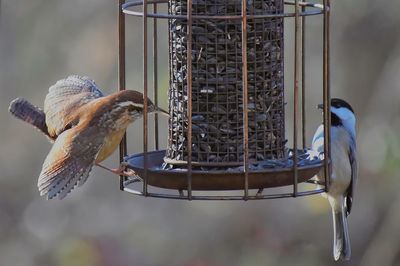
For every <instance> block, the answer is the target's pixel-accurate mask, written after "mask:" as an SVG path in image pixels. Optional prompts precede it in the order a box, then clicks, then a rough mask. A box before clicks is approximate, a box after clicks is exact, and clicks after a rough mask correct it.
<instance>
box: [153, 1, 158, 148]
mask: <svg viewBox="0 0 400 266" xmlns="http://www.w3.org/2000/svg"><path fill="white" fill-rule="evenodd" d="M153 13H154V14H156V13H157V4H156V3H154V4H153ZM157 46H158V40H157V18H154V19H153V79H154V104H155V105H156V106H157V107H158V64H157V63H158V49H157ZM158 134H159V133H158V113H155V114H154V146H155V149H156V150H158V149H159V139H158Z"/></svg>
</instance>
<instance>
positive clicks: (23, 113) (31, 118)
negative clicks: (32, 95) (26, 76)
mask: <svg viewBox="0 0 400 266" xmlns="http://www.w3.org/2000/svg"><path fill="white" fill-rule="evenodd" d="M8 111H9V112H10V113H11V114H12V115H14V116H15V117H16V118H19V119H21V120H22V121H25V122H27V123H29V124H31V125H32V126H34V127H36V128H37V129H39V130H40V131H41V132H43V133H44V134H45V135H46V136H47V137H49V138H50V140H52V141H54V137H51V136H50V135H49V132H48V131H47V125H46V116H45V114H44V112H43V110H42V109H40V108H39V107H37V106H34V105H33V104H31V103H30V102H28V101H27V100H25V99H23V98H17V99H15V100H13V101H12V102H11V103H10V107H9V108H8Z"/></svg>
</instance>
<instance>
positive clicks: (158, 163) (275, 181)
mask: <svg viewBox="0 0 400 266" xmlns="http://www.w3.org/2000/svg"><path fill="white" fill-rule="evenodd" d="M147 154H148V169H147V184H148V185H151V186H154V187H159V188H166V189H177V190H186V189H187V186H188V181H187V169H165V170H164V169H162V165H163V163H164V156H165V150H160V151H153V152H148V153H147ZM125 161H126V162H128V164H129V165H128V167H129V168H131V169H133V170H134V171H135V172H136V173H137V174H138V175H139V176H144V169H143V165H144V154H143V153H140V154H135V155H132V156H128V157H126V158H125ZM322 167H323V161H321V160H319V161H318V162H317V163H313V164H312V165H305V166H298V168H297V169H298V182H299V183H301V182H305V181H307V180H309V179H310V178H312V177H313V176H314V175H315V174H317V173H318V172H319V171H320V170H321V168H322ZM244 178H245V177H244V172H242V171H240V170H239V169H238V170H231V171H229V170H208V171H206V170H193V171H192V190H242V189H243V188H244ZM248 178H249V189H260V188H271V187H280V186H288V185H293V167H286V168H278V169H265V170H251V171H249V173H248Z"/></svg>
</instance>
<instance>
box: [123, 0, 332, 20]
mask: <svg viewBox="0 0 400 266" xmlns="http://www.w3.org/2000/svg"><path fill="white" fill-rule="evenodd" d="M143 2H144V1H141V0H137V1H129V2H127V3H125V4H122V6H121V8H122V12H123V13H124V14H126V15H132V16H136V17H144V14H143V12H140V11H134V10H130V9H129V8H130V7H136V6H143ZM166 3H168V0H149V1H147V4H148V5H149V4H166ZM285 4H286V5H295V2H294V1H285ZM299 5H300V6H301V7H303V8H313V10H303V11H301V12H300V13H299V16H301V17H303V16H315V15H320V14H323V13H324V11H325V9H324V5H323V4H317V3H309V2H299ZM329 9H330V8H329V6H326V12H329ZM295 16H296V13H294V12H291V13H277V14H271V13H265V14H256V15H252V14H248V15H247V18H248V19H260V18H285V17H295ZM146 17H150V18H161V19H181V20H185V19H187V15H172V14H165V13H147V14H146ZM192 19H193V20H196V19H209V20H241V19H242V16H241V15H192Z"/></svg>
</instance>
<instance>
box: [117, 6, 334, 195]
mask: <svg viewBox="0 0 400 266" xmlns="http://www.w3.org/2000/svg"><path fill="white" fill-rule="evenodd" d="M167 2H168V1H166V0H158V1H152V0H142V1H133V2H127V3H125V1H124V0H119V1H118V9H119V11H118V13H119V15H118V47H119V52H118V73H119V83H118V85H119V86H118V87H119V90H124V89H125V80H126V79H125V75H126V74H125V18H124V16H125V15H134V16H138V17H142V18H143V27H142V30H143V47H142V48H143V94H144V99H147V96H148V60H147V55H148V51H147V50H148V49H147V45H148V24H147V19H148V18H153V19H154V22H153V64H154V66H153V67H154V69H153V78H154V84H155V88H154V97H155V103H156V104H157V103H158V93H157V84H158V83H157V78H158V75H157V23H156V19H157V18H164V19H170V18H174V19H187V20H188V22H189V23H188V40H187V42H188V47H191V34H192V30H191V25H192V21H193V19H230V20H232V19H240V20H241V21H242V54H243V57H242V64H243V106H244V108H243V109H244V112H243V120H244V122H243V123H244V136H245V137H244V153H245V156H244V162H243V166H244V195H243V196H193V195H192V189H191V180H192V162H191V161H192V158H191V152H190V151H191V145H190V144H191V142H192V139H191V138H192V115H191V112H192V108H191V104H192V101H191V100H192V88H191V87H192V84H191V83H192V78H191V75H192V73H191V60H192V59H191V56H187V64H188V144H189V145H188V146H189V147H188V151H189V156H188V165H187V167H188V171H187V180H188V189H187V192H188V193H187V196H184V195H183V193H180V194H179V195H172V194H164V193H150V192H148V184H147V178H148V171H147V170H148V158H147V157H148V103H147V100H145V101H144V118H143V153H144V178H143V190H142V191H137V190H134V189H131V188H128V187H125V186H124V181H125V178H123V177H121V178H120V189H121V190H124V191H127V192H130V193H132V194H135V195H142V196H151V197H158V198H170V199H186V200H187V199H188V200H257V199H276V198H287V197H300V196H308V195H313V194H319V193H322V192H326V191H327V190H328V185H329V183H330V173H331V164H330V163H329V161H330V158H331V147H330V145H331V144H330V115H329V111H328V110H330V67H329V64H330V60H329V49H330V47H329V24H330V19H329V15H330V1H329V0H323V4H313V3H306V2H300V1H299V0H295V1H294V2H285V4H288V5H294V8H295V12H294V13H281V14H272V15H271V14H262V15H247V13H246V12H243V10H246V5H247V1H246V0H242V14H241V15H240V16H207V15H202V16H199V15H192V12H191V10H192V0H187V10H188V12H187V15H169V14H162V13H157V4H162V3H167ZM148 4H153V13H149V12H148V9H147V6H148ZM139 5H141V6H142V12H138V11H132V10H130V9H129V8H130V7H133V6H139ZM307 7H308V8H314V9H315V10H311V11H307V10H306V8H307ZM319 14H322V16H323V104H324V108H323V111H324V117H323V124H324V128H325V129H326V130H324V154H325V160H324V166H323V167H324V174H325V184H320V183H317V182H313V181H310V182H309V183H312V184H316V185H319V186H321V185H324V187H323V188H317V189H314V190H309V191H301V192H299V191H298V176H297V175H298V174H297V170H298V169H297V163H296V161H297V157H296V155H297V146H298V143H297V142H298V138H297V137H298V136H297V134H298V133H297V132H298V121H297V120H298V109H299V100H298V97H299V92H298V90H299V83H300V80H301V108H302V111H301V114H302V115H301V118H302V127H301V129H302V146H303V148H304V147H305V146H306V141H305V132H306V131H305V121H306V120H305V118H306V116H305V91H306V83H305V17H306V16H313V15H319ZM268 17H269V18H273V17H274V18H277V17H278V18H286V17H294V19H295V58H294V59H295V63H294V65H295V69H294V86H293V90H294V102H293V104H294V113H293V131H294V134H293V147H294V153H295V156H294V164H293V192H292V193H281V194H271V195H255V196H250V195H249V189H248V166H249V163H248V148H247V145H248V136H246V135H248V129H247V128H248V127H247V126H246V124H247V123H248V110H247V108H246V106H247V71H246V70H247V53H246V39H247V38H246V36H247V30H246V23H247V20H248V19H253V18H268ZM169 38H170V37H169ZM300 73H301V75H300ZM155 122H156V125H155V127H156V133H155V143H156V149H158V134H159V133H158V123H157V122H158V119H157V118H156V121H155ZM126 155H127V144H126V136H125V137H124V139H123V141H122V142H121V144H120V161H121V162H122V161H123V160H124V158H125V156H126Z"/></svg>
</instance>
